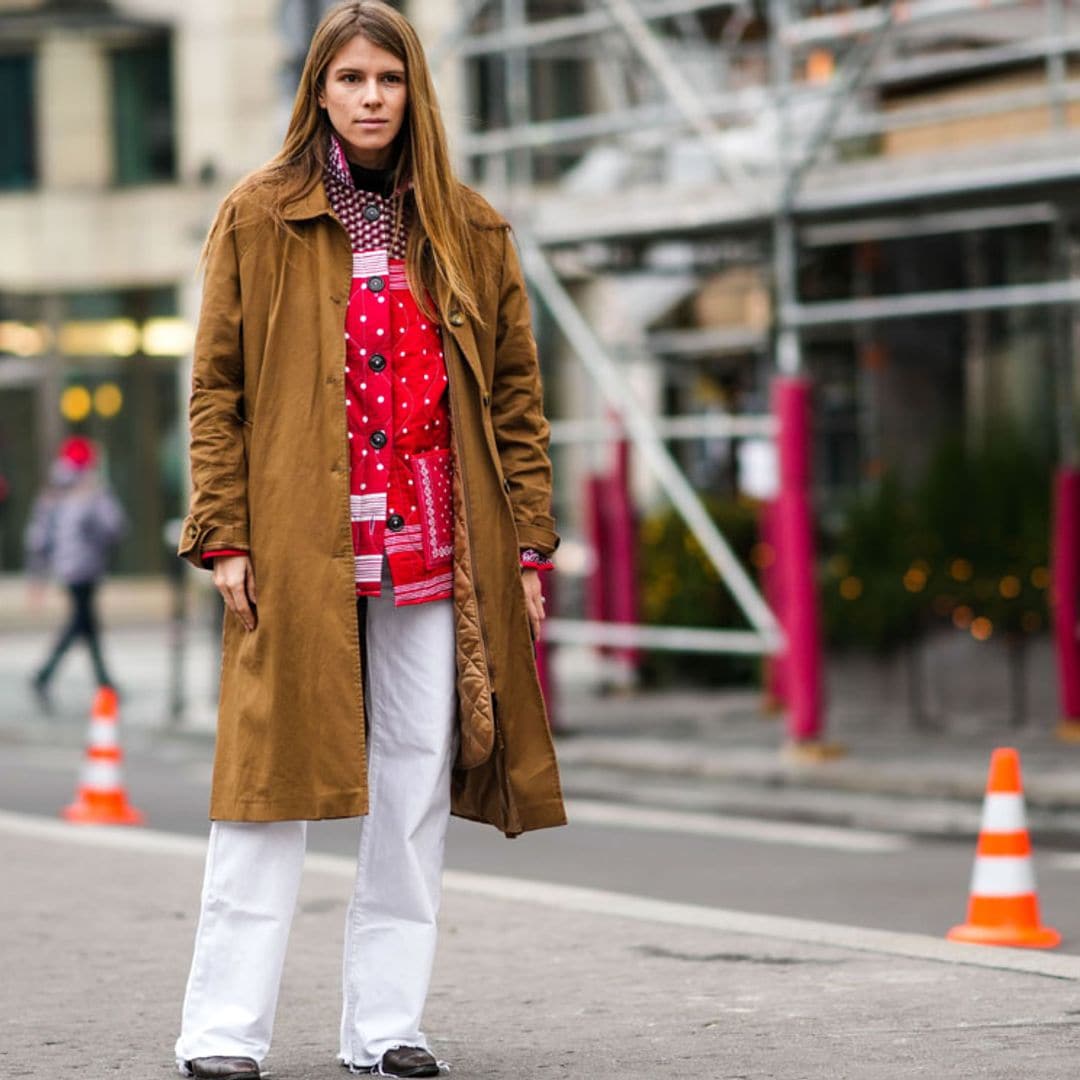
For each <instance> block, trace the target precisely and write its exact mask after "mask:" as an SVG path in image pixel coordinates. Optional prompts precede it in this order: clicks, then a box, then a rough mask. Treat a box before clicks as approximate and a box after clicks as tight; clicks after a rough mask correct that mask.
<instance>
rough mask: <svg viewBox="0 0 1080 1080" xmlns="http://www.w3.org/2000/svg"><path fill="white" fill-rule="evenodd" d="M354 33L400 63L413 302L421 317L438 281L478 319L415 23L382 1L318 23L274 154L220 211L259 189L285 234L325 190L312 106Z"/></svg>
mask: <svg viewBox="0 0 1080 1080" xmlns="http://www.w3.org/2000/svg"><path fill="white" fill-rule="evenodd" d="M358 35H359V36H362V37H364V38H366V39H367V40H368V41H370V42H371V43H372V45H375V46H377V47H378V48H380V49H385V50H386V52H388V53H390V54H391V55H392V56H393V57H394V58H395V59H397V60H399V61H400V62H401V63H402V64H404V65H405V82H406V87H407V91H408V104H407V106H406V112H405V122H404V123H403V124H402V128H401V132H400V133H399V134H398V144H399V152H398V157H397V164H396V168H395V177H394V179H395V190H397V188H398V187H399V186H400V185H401V184H402V183H404V182H405V181H410V182H411V189H410V194H411V196H412V200H413V203H414V205H415V208H416V212H415V213H414V214H412V215H411V217H412V226H411V228H410V230H409V240H408V245H407V248H406V256H405V260H406V268H407V271H408V276H409V281H410V282H412V283H413V286H414V289H415V292H416V300H417V302H418V303H419V304H420V305H421V307H422V308H424V309H425V310H426V309H427V307H428V304H427V296H426V291H428V290H429V291H431V292H432V293H434V292H435V290H436V285H437V283H438V282H440V281H441V282H442V284H443V285H444V286H446V288H447V289H448V290H449V293H450V295H451V296H452V297H453V298H454V300H455V301H456V302H457V303H458V304H459V305H460V306H461V307H462V308H463V309H464V310H465V311H467V312H468V313H469V314H470V315H471V316H473V318H475V319H477V320H479V319H480V313H479V309H478V306H477V302H476V289H475V287H474V284H473V280H472V272H471V269H470V262H469V246H470V245H469V235H468V232H469V229H468V220H467V213H466V208H465V204H464V198H463V195H462V189H461V186H460V185H459V184H458V182H457V180H456V178H455V177H454V173H453V169H452V168H451V164H450V154H449V151H448V150H447V144H446V131H445V129H444V128H443V122H442V116H441V114H440V112H439V103H438V99H437V98H436V96H435V87H434V85H433V83H432V80H431V71H430V69H429V68H428V64H427V58H426V57H425V56H424V49H423V46H422V45H421V44H420V39H419V38H418V37H417V34H416V31H415V30H414V29H413V26H412V24H411V23H410V22H409V20H408V19H406V18H405V16H404V15H402V14H401V13H400V12H398V11H396V10H395V9H394V8H392V7H390V5H389V4H385V3H382V2H381V0H345V2H344V3H340V4H338V5H337V6H336V7H333V8H331V9H330V10H329V11H328V12H327V13H326V14H325V15H324V16H323V18H322V20H321V21H320V23H319V25H318V27H316V29H315V33H314V35H313V36H312V38H311V45H310V46H309V47H308V54H307V59H306V60H305V61H304V70H303V73H302V74H301V76H300V85H299V86H298V87H297V90H296V99H295V101H294V102H293V110H292V116H291V117H290V119H289V127H288V130H287V131H286V133H285V141H284V142H283V144H282V147H281V150H279V151H278V153H277V154H276V155H275V156H274V157H273V158H272V159H271V160H270V161H269V162H267V164H266V165H264V166H263V167H262V168H261V169H257V170H256V171H255V172H253V173H252V174H251V175H250V176H248V177H246V178H245V179H244V180H242V181H241V182H240V183H239V184H238V185H237V186H236V187H235V188H233V190H232V191H231V192H230V193H229V195H228V196H227V197H226V199H225V201H224V203H223V204H222V208H223V210H224V209H225V208H226V207H229V206H230V205H231V204H232V203H233V202H234V201H235V199H236V198H237V197H238V196H240V195H244V194H246V193H249V192H255V191H259V192H260V194H261V195H262V196H263V201H264V203H265V206H264V209H265V212H266V213H267V214H268V215H269V216H270V218H271V219H272V221H273V223H274V224H275V226H276V227H278V228H279V229H282V230H285V229H287V228H288V225H287V223H286V222H285V219H284V213H285V211H286V210H287V208H288V207H289V206H290V205H291V204H292V203H295V202H296V201H297V200H299V199H301V198H303V197H304V196H305V195H306V194H308V193H309V192H310V191H311V190H312V189H313V188H314V187H315V185H316V184H321V183H322V177H323V170H324V168H325V166H326V161H327V156H328V152H329V145H330V135H331V133H332V131H333V128H332V127H331V124H330V120H329V118H328V117H327V115H326V110H325V109H323V108H322V107H321V106H320V105H319V100H318V99H319V93H320V91H321V90H322V88H323V81H324V79H325V77H326V70H327V68H328V67H329V66H330V62H331V60H333V58H334V57H335V56H336V55H337V54H338V52H339V51H340V50H341V49H342V48H344V46H345V45H347V44H348V43H349V42H350V41H351V40H352V39H353V38H354V37H356V36H358ZM223 217H224V214H222V213H219V214H218V218H217V220H216V221H215V222H214V224H213V226H212V227H211V229H210V234H209V235H208V236H207V239H206V246H205V248H204V252H206V251H209V250H210V248H211V247H212V246H213V244H214V243H215V241H216V240H217V239H218V238H219V236H220V235H221V232H222V229H223V228H224V226H223V224H222V220H223ZM428 314H434V313H433V312H430V311H429V312H428Z"/></svg>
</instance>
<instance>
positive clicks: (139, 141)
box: [111, 41, 176, 184]
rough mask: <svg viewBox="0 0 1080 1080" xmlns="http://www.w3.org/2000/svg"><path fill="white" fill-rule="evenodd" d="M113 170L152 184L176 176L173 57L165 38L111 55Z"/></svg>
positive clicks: (122, 180) (122, 179) (125, 179)
mask: <svg viewBox="0 0 1080 1080" xmlns="http://www.w3.org/2000/svg"><path fill="white" fill-rule="evenodd" d="M111 66H112V90H113V146H114V148H115V149H114V158H115V160H114V170H115V172H114V176H115V179H116V183H118V184H148V183H153V182H154V181H161V180H172V179H174V178H175V176H176V148H175V132H174V124H173V93H172V57H171V54H170V50H169V43H168V42H167V41H156V42H153V43H150V44H145V45H139V46H137V47H135V48H127V49H117V50H115V51H114V52H113V53H112V56H111Z"/></svg>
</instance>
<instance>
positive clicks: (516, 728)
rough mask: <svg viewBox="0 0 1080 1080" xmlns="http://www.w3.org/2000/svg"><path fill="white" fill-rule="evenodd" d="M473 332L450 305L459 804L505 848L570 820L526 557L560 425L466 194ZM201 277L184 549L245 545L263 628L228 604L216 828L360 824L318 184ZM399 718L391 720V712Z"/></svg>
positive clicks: (333, 273) (219, 253)
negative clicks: (548, 414)
mask: <svg viewBox="0 0 1080 1080" xmlns="http://www.w3.org/2000/svg"><path fill="white" fill-rule="evenodd" d="M469 205H470V219H471V224H470V232H471V236H472V239H473V245H474V248H473V253H472V258H473V265H474V275H475V282H476V286H477V292H478V299H479V305H480V310H481V313H482V316H483V318H482V324H481V323H479V322H478V323H475V324H474V322H473V320H471V319H469V318H468V317H467V316H466V315H465V314H463V313H462V312H461V311H459V310H457V309H456V308H455V307H454V305H453V304H452V302H450V301H449V300H448V298H447V297H445V296H440V297H437V301H438V305H439V309H440V316H441V321H442V323H443V328H444V340H445V345H446V364H447V369H448V372H449V377H450V383H449V393H450V408H451V419H452V427H453V437H454V453H455V466H456V467H455V485H454V486H455V490H454V537H455V541H454V610H455V623H456V640H457V646H456V647H457V672H458V707H459V726H460V736H461V739H460V752H459V756H458V760H457V762H456V765H455V768H454V773H453V793H452V794H453V810H454V813H456V814H458V815H460V816H462V817H466V818H472V819H474V820H477V821H486V822H490V823H491V824H493V825H495V826H497V827H498V828H499V829H501V830H503V831H504V832H505V833H506V834H507V835H509V836H514V835H517V834H518V833H521V832H524V831H526V830H529V829H539V828H543V827H545V826H549V825H561V824H563V823H565V820H566V817H565V813H564V809H563V802H562V794H561V790H560V786H559V776H558V770H557V767H556V763H555V756H554V750H553V748H552V742H551V736H550V733H549V730H548V724H547V717H546V715H545V710H544V703H543V699H542V698H541V695H540V688H539V684H538V681H537V675H536V665H535V658H534V652H533V645H532V640H531V634H530V630H529V623H528V617H527V614H526V610H525V602H524V594H523V590H522V587H521V581H520V570H519V566H518V548H519V545H521V546H523V547H530V546H532V547H536V548H539V549H541V550H545V551H553V550H554V548H555V547H556V545H557V543H558V537H557V536H556V534H555V532H554V522H553V520H552V517H551V514H550V496H551V468H550V463H549V460H548V456H547V439H548V426H547V422H546V420H545V419H544V416H543V412H542V408H541V391H540V380H539V372H538V367H537V361H536V348H535V343H534V341H533V336H532V331H531V328H530V319H529V308H528V299H527V295H526V292H525V288H524V285H523V281H522V276H521V271H520V267H519V265H518V261H517V255H516V252H515V250H514V247H513V243H512V240H511V237H510V234H509V229H508V228H507V226H506V224H505V222H504V221H503V220H502V219H501V218H500V217H499V216H498V215H497V214H496V213H495V211H494V210H492V209H491V207H490V206H488V204H487V203H486V202H484V200H483V199H481V198H480V196H478V195H476V194H475V193H469ZM227 213H228V214H229V219H230V220H232V221H235V223H236V228H235V230H233V231H231V232H230V233H229V234H228V235H226V236H225V237H224V238H223V239H222V240H221V241H220V242H218V243H217V244H216V245H215V249H214V250H213V251H212V252H211V253H210V257H209V259H208V263H207V268H206V279H205V286H204V292H203V302H202V312H201V316H200V319H199V328H198V333H197V336H196V344H195V357H194V373H193V380H192V397H191V474H192V489H193V491H192V499H191V511H190V514H189V516H188V518H187V520H186V521H185V522H184V526H183V533H182V536H181V542H180V549H179V551H180V554H181V555H182V556H183V557H185V558H187V559H188V560H190V561H191V562H192V563H194V564H195V565H196V566H201V565H202V553H203V552H205V551H212V550H214V549H215V548H218V549H221V548H243V549H245V550H248V551H250V552H251V553H252V562H253V564H254V569H255V581H256V585H257V588H258V627H257V629H255V630H254V631H252V632H250V633H249V632H247V631H245V630H244V628H243V626H242V625H241V623H240V621H239V620H238V619H237V618H236V617H235V616H233V615H231V614H228V613H227V614H226V618H225V630H224V641H223V655H222V680H221V698H220V705H219V714H218V741H217V752H216V757H215V763H214V782H213V792H212V796H211V807H210V816H211V817H212V818H215V819H224V820H231V821H277V820H285V819H318V818H335V817H351V816H354V815H358V814H364V813H366V812H367V776H366V765H365V756H366V755H365V750H364V742H365V719H364V704H363V700H364V699H363V673H362V671H361V665H360V651H359V647H358V627H357V611H356V597H355V589H354V584H353V549H352V538H351V531H350V523H349V473H348V468H349V465H348V454H347V449H346V442H347V440H346V418H345V400H344V399H345V395H344V392H343V389H344V388H343V379H344V367H345V343H344V329H343V328H344V317H345V305H346V303H347V301H348V297H349V290H350V284H351V276H352V258H351V252H350V247H349V240H348V237H347V235H346V233H345V230H344V228H343V227H342V226H341V224H340V223H339V222H338V221H337V219H336V218H335V217H334V215H333V213H332V211H331V208H330V205H329V203H328V201H327V198H326V194H325V192H324V189H323V187H322V185H321V184H319V185H317V186H316V187H315V188H314V189H313V190H312V191H311V192H310V193H309V194H308V195H307V196H305V197H304V198H303V199H302V200H300V201H299V202H298V203H296V204H294V205H293V206H292V207H291V208H290V210H289V211H288V212H287V214H286V217H287V219H288V220H289V221H290V222H291V224H292V226H293V227H294V229H295V231H296V233H297V235H296V236H289V235H287V234H282V233H281V232H280V231H279V230H276V229H275V228H274V227H273V226H272V225H271V224H270V223H269V222H268V221H267V220H266V218H265V215H263V214H261V213H260V212H259V208H258V206H257V205H255V204H253V202H252V200H251V198H250V197H248V199H247V200H246V202H245V201H242V202H240V204H239V205H238V206H235V207H233V208H232V209H231V210H230V211H227ZM389 722H391V723H392V722H393V719H392V718H389Z"/></svg>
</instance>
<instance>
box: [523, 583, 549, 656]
mask: <svg viewBox="0 0 1080 1080" xmlns="http://www.w3.org/2000/svg"><path fill="white" fill-rule="evenodd" d="M521 587H522V588H523V589H524V590H525V610H526V611H527V612H528V613H529V627H530V629H531V630H532V636H533V641H536V640H537V639H538V638H539V637H540V624H541V623H542V622H543V621H544V595H543V593H542V591H541V588H540V572H539V571H538V570H522V571H521Z"/></svg>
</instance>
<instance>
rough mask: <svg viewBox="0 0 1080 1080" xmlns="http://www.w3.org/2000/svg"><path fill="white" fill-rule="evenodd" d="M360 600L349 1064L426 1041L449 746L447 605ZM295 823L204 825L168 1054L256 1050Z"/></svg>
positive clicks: (451, 703)
mask: <svg viewBox="0 0 1080 1080" xmlns="http://www.w3.org/2000/svg"><path fill="white" fill-rule="evenodd" d="M366 606H367V617H366V620H365V624H366V625H365V627H364V633H365V641H366V667H365V670H364V684H365V699H366V702H365V703H366V708H367V718H368V744H367V745H368V762H367V764H368V793H369V813H368V815H367V817H365V818H360V819H358V821H359V822H360V826H359V827H360V845H359V854H358V857H357V865H356V882H355V886H354V888H353V894H352V900H351V902H350V903H349V908H348V914H347V916H346V922H345V950H344V958H343V975H342V1015H341V1046H340V1054H339V1056H340V1059H341V1060H342V1061H343V1062H346V1063H351V1064H353V1065H374V1064H376V1063H377V1062H378V1061H379V1059H380V1058H381V1057H382V1055H383V1053H385V1051H387V1050H389V1049H391V1048H393V1047H395V1046H422V1047H425V1048H426V1047H427V1043H426V1040H425V1038H424V1035H423V1033H422V1032H421V1030H420V1019H421V1014H422V1013H423V1009H424V1001H425V999H426V997H427V992H428V984H429V982H430V980H431V969H432V964H433V961H434V957H435V939H436V918H437V915H438V909H439V896H440V884H441V877H442V865H443V852H444V850H445V844H446V829H447V824H448V821H449V816H450V768H451V764H452V762H453V758H454V754H455V752H456V742H457V737H456V723H455V717H456V711H457V703H456V696H455V695H456V691H455V685H456V679H455V670H454V669H455V658H454V621H453V607H452V602H451V601H449V600H437V601H433V602H430V603H426V604H419V605H415V606H409V607H398V608H396V607H394V601H393V596H392V590H391V589H390V588H389V587H388V582H385V581H384V584H383V595H382V596H381V597H379V598H377V599H375V598H372V599H369V600H368V601H367V605H366ZM306 832H307V822H305V821H279V822H267V823H241V822H228V821H215V822H213V824H212V825H211V828H210V843H209V848H208V850H207V856H206V875H205V879H204V882H203V892H202V911H201V914H200V917H199V925H198V929H197V931H196V934H195V955H194V959H193V961H192V965H191V974H190V976H189V979H188V985H187V993H186V995H185V998H184V1010H183V1020H182V1023H181V1033H180V1037H179V1039H178V1040H177V1043H176V1056H177V1061H178V1063H181V1064H182V1062H184V1061H186V1060H190V1059H192V1058H200V1057H213V1056H216V1055H223V1056H229V1057H233V1056H238V1057H250V1058H254V1059H255V1060H256V1061H257V1062H260V1063H261V1062H262V1060H263V1059H264V1058H265V1057H266V1054H267V1052H268V1050H269V1048H270V1037H271V1032H272V1030H273V1023H274V1011H275V1008H276V1006H277V997H278V987H279V985H280V982H281V970H282V966H283V964H284V961H285V948H286V944H287V942H288V936H289V927H290V925H291V923H292V918H293V912H294V910H295V907H296V897H297V893H298V891H299V887H300V874H301V868H302V866H303V860H304V845H305V839H306Z"/></svg>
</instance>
